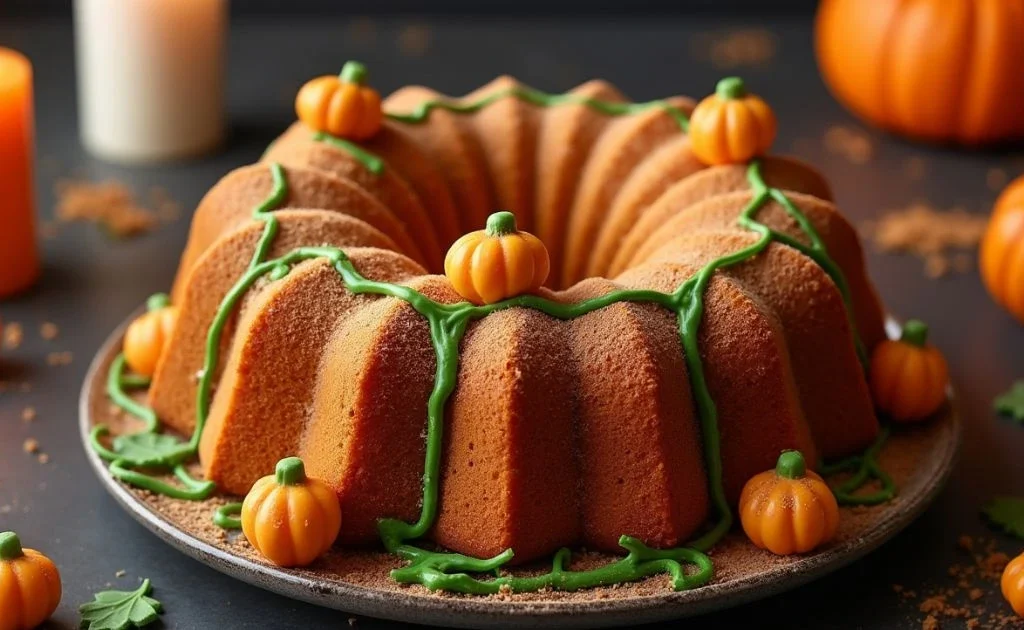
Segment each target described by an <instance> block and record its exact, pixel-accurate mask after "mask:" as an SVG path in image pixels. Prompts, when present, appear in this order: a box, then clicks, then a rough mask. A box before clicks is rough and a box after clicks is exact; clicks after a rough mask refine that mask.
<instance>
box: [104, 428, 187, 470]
mask: <svg viewBox="0 0 1024 630" xmlns="http://www.w3.org/2000/svg"><path fill="white" fill-rule="evenodd" d="M114 452H115V453H117V454H118V456H120V457H121V458H122V459H124V460H125V461H126V462H128V463H130V464H131V465H132V466H135V467H143V468H144V467H147V466H174V465H175V464H179V463H181V462H182V461H184V460H185V459H186V458H187V457H188V456H189V455H190V453H191V448H190V447H189V445H188V444H187V443H186V442H182V441H181V440H179V439H178V438H176V437H174V436H173V435H167V434H165V433H132V434H129V435H121V436H118V437H117V439H115V440H114Z"/></svg>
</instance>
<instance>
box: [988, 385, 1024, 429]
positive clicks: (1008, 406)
mask: <svg viewBox="0 0 1024 630" xmlns="http://www.w3.org/2000/svg"><path fill="white" fill-rule="evenodd" d="M994 404H995V408H996V413H999V414H1001V415H1004V416H1010V417H1011V418H1013V419H1014V420H1016V421H1017V422H1020V423H1024V381H1017V382H1016V383H1014V384H1013V387H1011V388H1010V391H1008V392H1006V393H1005V394H1003V395H1002V396H1000V397H998V398H996V400H995V403H994Z"/></svg>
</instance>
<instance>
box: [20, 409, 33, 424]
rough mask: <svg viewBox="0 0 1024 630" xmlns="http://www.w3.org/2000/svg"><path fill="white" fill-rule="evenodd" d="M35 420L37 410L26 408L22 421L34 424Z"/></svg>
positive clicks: (22, 414) (22, 413)
mask: <svg viewBox="0 0 1024 630" xmlns="http://www.w3.org/2000/svg"><path fill="white" fill-rule="evenodd" d="M35 419H36V408H35V407H25V408H24V409H22V410H21V421H22V422H32V421H33V420H35Z"/></svg>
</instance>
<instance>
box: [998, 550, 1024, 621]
mask: <svg viewBox="0 0 1024 630" xmlns="http://www.w3.org/2000/svg"><path fill="white" fill-rule="evenodd" d="M999 586H1000V587H1001V589H1002V591H1003V597H1005V598H1006V601H1008V602H1009V603H1010V607H1011V608H1013V612H1015V613H1017V614H1018V615H1020V616H1021V617H1024V553H1022V554H1021V555H1019V556H1017V557H1016V558H1014V559H1013V560H1010V563H1009V564H1007V565H1006V568H1005V569H1004V570H1003V577H1002V579H1001V580H1000V581H999Z"/></svg>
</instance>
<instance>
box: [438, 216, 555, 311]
mask: <svg viewBox="0 0 1024 630" xmlns="http://www.w3.org/2000/svg"><path fill="white" fill-rule="evenodd" d="M549 271H551V261H550V259H549V258H548V250H547V248H546V247H544V243H542V242H541V241H540V239H539V238H537V237H536V236H534V235H533V234H530V233H529V232H520V231H518V230H517V229H516V217H515V215H513V214H512V213H511V212H495V213H494V214H492V215H491V216H490V217H488V218H487V228H486V229H484V230H477V231H476V232H470V233H469V234H466V235H465V236H463V237H462V238H460V239H459V240H457V241H455V243H454V244H452V246H451V248H450V249H449V250H448V255H447V256H445V259H444V272H445V275H447V276H448V280H449V281H450V282H451V283H452V286H453V287H455V290H456V291H458V293H459V295H461V296H462V297H464V298H466V299H467V300H469V301H470V302H472V303H474V304H493V303H495V302H500V301H501V300H504V299H507V298H510V297H515V296H517V295H521V294H523V293H531V292H533V291H536V290H537V289H539V288H540V287H541V285H543V284H544V281H545V280H547V277H548V272H549Z"/></svg>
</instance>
